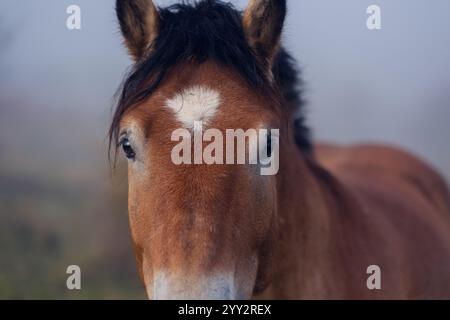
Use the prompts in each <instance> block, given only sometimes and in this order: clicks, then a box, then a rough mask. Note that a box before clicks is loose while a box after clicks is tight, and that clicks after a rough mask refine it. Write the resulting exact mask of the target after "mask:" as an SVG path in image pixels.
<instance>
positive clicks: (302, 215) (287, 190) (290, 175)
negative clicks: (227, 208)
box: [275, 150, 348, 298]
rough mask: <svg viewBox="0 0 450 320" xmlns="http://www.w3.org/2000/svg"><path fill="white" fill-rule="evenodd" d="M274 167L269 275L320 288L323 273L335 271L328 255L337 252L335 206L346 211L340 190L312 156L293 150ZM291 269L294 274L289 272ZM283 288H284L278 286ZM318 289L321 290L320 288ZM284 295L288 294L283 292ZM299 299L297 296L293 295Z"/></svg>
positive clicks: (310, 288)
mask: <svg viewBox="0 0 450 320" xmlns="http://www.w3.org/2000/svg"><path fill="white" fill-rule="evenodd" d="M283 159H285V163H284V165H283V167H282V170H280V177H279V179H280V180H279V194H278V199H279V201H278V214H277V217H278V219H277V224H276V227H277V229H278V230H277V231H278V232H277V234H278V239H277V240H278V241H276V242H277V248H276V249H275V250H276V251H277V255H278V257H277V258H276V260H277V262H276V264H277V267H276V269H277V270H276V271H275V274H277V276H278V277H279V278H278V279H279V280H280V281H281V282H283V277H284V276H283V274H290V275H291V276H290V278H289V279H287V278H286V279H284V280H285V282H286V283H284V284H283V283H279V285H280V286H283V285H284V286H286V285H288V286H289V285H290V286H295V288H297V292H298V288H299V287H301V288H303V292H308V293H311V292H314V291H318V292H319V291H320V290H322V289H323V288H322V287H321V286H323V285H324V283H325V282H326V280H325V279H326V277H327V276H328V275H331V276H333V274H334V275H335V274H336V272H335V271H336V269H335V266H334V265H333V264H332V262H333V261H335V258H333V256H332V255H333V254H339V253H338V251H337V250H336V248H338V247H339V243H338V242H339V241H341V240H340V239H339V237H338V236H335V235H336V231H338V230H339V229H340V223H341V222H340V221H339V219H338V218H339V216H340V215H339V211H343V210H346V209H345V205H346V203H347V202H348V201H347V200H348V199H346V194H345V190H344V189H343V188H342V187H341V185H340V184H339V182H338V181H337V180H336V179H335V178H334V177H333V176H331V174H329V173H328V172H327V171H325V170H324V169H322V168H321V167H320V166H319V165H318V164H317V163H316V162H315V160H314V159H313V158H312V157H308V156H304V155H302V154H301V153H300V152H299V151H298V150H295V151H294V150H293V151H292V152H291V153H290V154H288V155H286V156H284V157H283ZM285 270H295V276H294V277H296V278H295V279H293V278H292V272H290V273H289V272H288V273H286V272H285ZM283 290H284V289H283ZM322 292H323V290H322ZM287 298H290V297H287ZM299 298H301V297H299Z"/></svg>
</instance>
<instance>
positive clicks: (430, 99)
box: [0, 0, 450, 177]
mask: <svg viewBox="0 0 450 320" xmlns="http://www.w3.org/2000/svg"><path fill="white" fill-rule="evenodd" d="M157 2H158V4H159V5H165V4H168V3H173V2H175V1H157ZM232 2H233V3H235V4H236V5H237V6H238V7H239V8H243V6H244V4H245V1H232ZM70 4H77V5H79V6H80V7H81V10H82V12H81V13H82V30H80V31H70V30H68V29H67V28H66V25H65V20H66V17H67V14H66V12H65V11H66V8H67V7H68V6H69V5H70ZM371 4H377V5H379V6H380V7H381V9H382V30H379V31H369V30H368V29H367V28H366V17H367V15H366V8H367V7H368V6H369V5H371ZM289 8H290V11H289V16H288V19H287V23H286V27H285V33H284V43H285V45H286V47H287V48H288V49H290V51H291V52H292V54H293V55H294V56H295V58H297V60H298V61H299V64H300V66H301V67H302V69H303V73H304V79H305V81H306V98H307V100H308V106H307V108H308V119H309V123H310V125H311V126H312V128H313V132H314V136H315V137H316V138H318V139H325V140H329V141H335V142H339V143H347V142H363V141H379V142H390V143H394V144H398V145H401V146H404V147H406V148H408V149H410V150H414V151H416V152H417V153H419V154H421V155H422V156H423V157H425V158H427V159H429V160H430V161H432V163H434V164H435V165H436V166H438V167H440V168H441V169H442V171H445V174H447V176H448V177H450V143H449V140H450V125H449V122H450V67H449V66H450V19H449V14H450V1H448V0H433V1H429V0H427V1H426V0H414V1H413V0H371V1H366V0H340V1H336V0H326V1H325V0H290V1H289ZM0 39H2V44H1V46H2V48H1V49H0V93H1V94H2V95H3V97H4V99H5V100H6V101H17V100H19V101H21V104H22V105H24V107H23V108H24V110H26V112H27V115H28V116H29V117H30V119H32V120H33V121H36V125H35V130H36V134H39V132H41V133H42V134H43V131H44V129H43V128H42V126H44V125H45V126H46V127H45V131H46V132H50V133H56V132H57V131H58V130H64V129H67V130H70V128H72V129H73V124H72V127H71V126H70V123H69V124H68V126H67V127H62V126H61V123H60V122H59V121H54V122H52V121H50V124H47V123H46V122H44V121H43V120H42V119H41V118H44V117H48V118H49V119H52V117H57V116H56V114H57V115H59V116H58V117H59V118H58V119H65V120H66V121H68V122H70V119H74V120H73V121H75V119H76V120H77V121H81V124H82V125H83V126H85V128H86V130H84V129H83V130H81V131H84V134H85V135H89V134H95V135H97V138H96V139H98V140H102V139H103V138H104V132H105V130H106V125H107V123H108V120H109V119H110V109H111V101H112V96H113V94H114V92H115V90H116V88H117V86H118V85H119V84H120V82H121V79H122V76H123V75H124V73H125V71H126V70H127V68H128V67H129V65H130V60H129V58H128V57H127V55H126V50H125V49H124V48H123V46H122V43H121V37H120V33H119V32H118V27H117V24H116V20H115V14H114V1H113V0H95V1H92V0H70V1H66V0H40V1H36V0H20V1H17V0H1V5H0ZM0 108H1V109H0V116H1V117H5V116H7V115H8V114H10V113H6V112H5V110H7V108H8V105H7V104H4V105H0ZM8 112H11V110H9V111H8ZM65 115H70V117H72V116H73V118H67V119H66V118H64V117H65ZM74 115H76V116H74ZM67 117H68V116H67ZM55 119H56V118H55ZM3 120H5V119H3ZM2 123H4V122H2ZM27 123H28V122H27ZM41 123H42V126H40V124H41ZM8 125H9V126H10V128H11V129H15V130H18V128H20V126H21V125H25V124H24V123H23V122H20V121H19V122H17V123H14V121H10V122H8ZM8 132H9V133H10V134H11V130H8ZM18 133H19V135H20V134H24V135H27V134H28V135H29V134H32V133H31V132H30V130H19V131H18ZM72 134H73V132H72ZM77 134H78V133H77ZM14 135H17V132H15V133H14ZM56 137H58V135H57V134H56ZM77 137H78V135H75V137H73V139H74V140H76V139H77ZM99 137H100V138H99ZM6 138H7V137H5V136H3V139H6ZM84 138H86V136H84ZM24 139H25V138H24ZM54 141H55V143H57V141H58V139H56V138H55V140H54Z"/></svg>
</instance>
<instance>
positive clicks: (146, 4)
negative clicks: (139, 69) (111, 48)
mask: <svg viewBox="0 0 450 320" xmlns="http://www.w3.org/2000/svg"><path fill="white" fill-rule="evenodd" d="M116 14H117V18H118V19H119V24H120V29H121V30H122V34H123V37H124V38H125V44H126V46H127V48H128V51H129V52H130V55H131V56H132V58H133V59H134V60H135V61H138V60H139V59H140V58H142V56H143V55H144V53H145V50H146V49H147V48H148V47H149V46H150V45H151V44H152V43H153V41H154V40H155V39H156V37H157V36H158V32H159V20H160V17H159V13H158V10H157V9H156V7H155V5H154V3H153V1H152V0H117V1H116Z"/></svg>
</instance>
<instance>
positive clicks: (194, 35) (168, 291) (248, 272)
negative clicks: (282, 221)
mask: <svg viewBox="0 0 450 320" xmlns="http://www.w3.org/2000/svg"><path fill="white" fill-rule="evenodd" d="M117 14H118V17H119V21H120V25H121V29H122V33H123V35H124V37H125V44H126V45H127V47H128V49H129V52H130V54H131V56H132V57H133V59H134V60H135V61H136V66H135V69H136V70H135V71H134V73H133V74H132V76H130V77H129V79H128V80H127V81H126V82H125V85H124V90H123V93H122V100H123V101H125V103H122V105H133V107H132V108H131V107H130V108H123V109H120V108H118V110H116V115H118V116H117V117H116V118H115V120H117V119H119V120H120V121H118V123H115V122H113V125H112V129H113V131H112V132H115V131H114V130H116V128H117V127H118V130H117V132H116V134H117V138H118V139H119V143H120V145H121V146H122V148H123V150H124V153H125V155H126V156H127V158H128V159H129V160H128V161H129V166H128V168H129V169H128V176H129V215H130V224H131V230H132V236H133V240H134V244H135V250H136V256H137V262H138V266H139V269H140V273H141V276H142V279H143V281H144V283H145V286H146V289H147V293H148V296H149V298H153V299H244V298H251V296H252V294H253V292H254V291H255V290H261V289H263V288H264V287H265V286H266V284H267V281H268V279H269V274H270V269H271V268H270V265H271V252H272V250H271V244H272V243H273V241H271V240H272V238H273V237H274V234H275V227H274V225H275V221H276V219H275V218H276V210H277V209H276V202H277V201H276V196H277V184H276V173H277V171H278V158H277V156H278V154H277V152H278V150H279V149H278V148H279V144H278V142H279V141H278V139H277V136H279V135H278V131H277V129H279V128H280V123H281V122H282V121H280V119H279V116H278V115H277V114H276V112H275V110H276V109H277V108H275V102H274V101H275V100H272V99H268V98H267V95H264V94H261V90H260V89H261V88H260V89H259V91H258V90H257V89H256V88H255V87H256V86H258V83H261V82H264V83H266V84H267V83H270V80H269V79H270V77H271V70H272V62H273V58H274V56H275V54H276V50H277V48H278V40H279V36H280V33H281V28H282V24H283V20H284V14H285V1H278V0H277V1H275V0H273V1H272V0H270V1H258V0H255V1H250V4H249V7H248V8H247V10H246V11H245V13H244V15H243V17H241V16H240V14H239V13H238V11H236V10H235V9H232V8H231V7H230V6H229V5H226V4H224V3H220V2H215V1H204V2H200V3H198V4H196V5H194V6H191V7H189V8H187V7H186V5H184V6H181V7H176V8H174V10H171V9H166V10H162V11H160V12H158V10H157V9H156V8H155V6H154V5H153V3H152V2H151V1H150V0H135V1H131V0H118V1H117ZM186 30H188V31H186ZM224 39H225V40H224ZM227 39H228V41H227ZM211 57H213V58H211ZM217 60H220V62H221V63H218V61H217ZM241 60H242V61H241ZM239 64H241V65H240V66H238V65H239ZM227 65H228V66H227ZM229 65H233V66H234V69H233V68H230V67H229ZM149 70H151V71H155V70H156V71H157V72H153V73H152V72H150V73H149V74H147V73H148V72H149ZM245 76H246V77H247V78H248V79H244V78H245ZM139 79H141V80H142V81H140V82H138V81H137V80H139ZM146 79H147V80H146ZM155 79H156V80H155ZM259 80H261V81H259ZM148 83H151V85H149V84H148ZM252 83H253V86H252ZM146 86H150V87H151V90H150V89H146ZM266 87H267V88H269V87H270V88H271V86H270V85H266ZM146 90H147V91H149V90H150V91H152V93H151V94H148V95H146V94H145V92H146ZM127 91H134V93H132V94H129V93H128V92H127ZM136 92H138V93H136ZM139 92H141V93H144V96H145V99H135V101H134V100H133V99H130V98H129V97H130V96H133V94H134V96H135V97H140V96H142V95H141V94H140V93H139ZM130 101H131V102H139V103H131V102H130ZM119 105H120V104H119ZM272 129H275V131H270V132H268V131H265V132H264V131H263V130H272ZM230 130H234V134H239V133H242V132H244V139H243V140H241V142H242V141H243V142H242V143H241V144H239V142H238V141H237V140H236V139H234V138H233V136H231V138H230V139H228V134H227V133H228V132H230ZM236 130H241V131H236ZM246 133H248V136H245V134H246ZM268 133H270V134H268ZM230 135H232V133H230ZM255 135H256V136H255ZM231 140H234V143H236V146H235V147H234V146H233V147H231V145H230V144H229V142H231ZM212 143H213V144H214V145H213V146H211V144H212ZM238 145H239V146H240V147H239V146H238ZM255 150H256V152H255ZM269 150H270V151H269ZM273 155H275V157H273ZM239 159H240V160H239ZM242 159H244V161H242ZM267 160H269V161H267ZM268 163H269V169H267V164H268Z"/></svg>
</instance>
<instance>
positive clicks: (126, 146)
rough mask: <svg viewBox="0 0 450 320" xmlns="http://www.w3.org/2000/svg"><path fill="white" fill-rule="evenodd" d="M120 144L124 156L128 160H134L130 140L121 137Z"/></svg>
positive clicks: (134, 154) (134, 155)
mask: <svg viewBox="0 0 450 320" xmlns="http://www.w3.org/2000/svg"><path fill="white" fill-rule="evenodd" d="M121 145H122V150H123V152H124V153H125V156H126V157H127V158H128V159H130V160H134V158H135V157H136V153H135V152H134V150H133V147H131V143H130V140H128V139H126V138H125V139H123V140H122V142H121Z"/></svg>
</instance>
